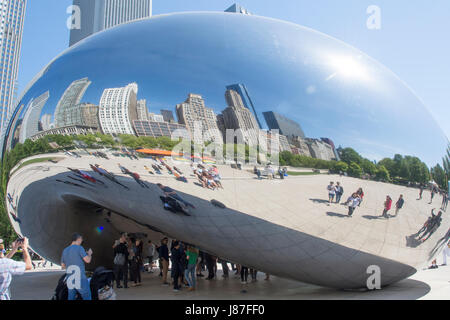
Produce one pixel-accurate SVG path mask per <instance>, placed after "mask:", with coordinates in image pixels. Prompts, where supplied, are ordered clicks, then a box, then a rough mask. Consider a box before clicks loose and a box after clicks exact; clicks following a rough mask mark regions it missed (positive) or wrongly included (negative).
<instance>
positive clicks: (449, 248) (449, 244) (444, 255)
mask: <svg viewBox="0 0 450 320" xmlns="http://www.w3.org/2000/svg"><path fill="white" fill-rule="evenodd" d="M447 256H448V257H450V241H448V242H447V245H446V246H445V247H444V250H442V258H443V262H442V265H443V266H446V265H447Z"/></svg>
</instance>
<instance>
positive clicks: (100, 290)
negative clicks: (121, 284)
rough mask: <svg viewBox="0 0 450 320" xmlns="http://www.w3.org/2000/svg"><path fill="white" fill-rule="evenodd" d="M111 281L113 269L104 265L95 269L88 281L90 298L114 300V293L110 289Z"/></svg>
mask: <svg viewBox="0 0 450 320" xmlns="http://www.w3.org/2000/svg"><path fill="white" fill-rule="evenodd" d="M113 282H114V273H113V271H111V270H108V269H106V268H105V267H98V268H97V269H95V271H94V274H93V275H92V278H91V282H90V287H91V294H92V300H115V297H116V294H115V293H114V291H113V289H112V286H113Z"/></svg>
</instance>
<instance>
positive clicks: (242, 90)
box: [227, 83, 262, 129]
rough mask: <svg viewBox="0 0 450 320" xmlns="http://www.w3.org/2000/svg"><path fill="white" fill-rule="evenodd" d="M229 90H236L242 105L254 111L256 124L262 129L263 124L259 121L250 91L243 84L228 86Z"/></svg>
mask: <svg viewBox="0 0 450 320" xmlns="http://www.w3.org/2000/svg"><path fill="white" fill-rule="evenodd" d="M227 90H234V91H236V92H237V93H238V94H239V95H240V97H241V99H242V103H243V104H244V106H245V107H246V108H247V109H249V110H252V111H253V115H254V116H255V119H256V122H257V123H258V126H259V128H260V129H262V126H261V122H260V121H259V118H258V114H257V113H256V110H255V106H254V105H253V101H252V98H251V97H250V94H249V93H248V90H247V88H246V87H245V85H244V84H242V83H237V84H232V85H229V86H227Z"/></svg>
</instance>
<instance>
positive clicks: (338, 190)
mask: <svg viewBox="0 0 450 320" xmlns="http://www.w3.org/2000/svg"><path fill="white" fill-rule="evenodd" d="M327 191H328V201H327V202H328V203H327V205H328V206H330V205H331V204H332V203H336V204H339V203H340V201H341V198H342V195H343V194H344V188H343V186H342V185H341V183H340V182H337V183H336V184H334V182H333V181H331V182H330V184H329V185H328V186H327ZM335 199H336V200H335ZM363 199H364V191H363V189H362V188H359V189H358V190H357V191H355V192H353V193H352V194H351V196H349V197H348V198H347V201H345V202H344V205H346V206H347V207H348V214H347V216H348V217H352V216H353V213H354V212H355V209H356V208H357V207H360V206H361V203H362V202H363ZM392 202H393V200H392V198H391V196H389V195H387V196H386V200H385V201H384V206H383V213H382V214H381V216H380V217H383V218H386V219H388V218H391V217H396V216H397V215H398V213H399V212H400V210H401V209H402V208H403V205H404V204H405V199H404V198H403V195H402V194H401V195H400V196H399V198H398V200H397V202H396V203H395V214H394V215H389V214H388V213H389V211H390V210H391V209H392Z"/></svg>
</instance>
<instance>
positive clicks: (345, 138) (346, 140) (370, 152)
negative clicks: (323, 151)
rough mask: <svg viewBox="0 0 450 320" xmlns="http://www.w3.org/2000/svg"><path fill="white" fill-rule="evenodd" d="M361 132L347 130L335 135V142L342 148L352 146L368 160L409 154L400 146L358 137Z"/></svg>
mask: <svg viewBox="0 0 450 320" xmlns="http://www.w3.org/2000/svg"><path fill="white" fill-rule="evenodd" d="M360 136H361V132H359V131H356V130H347V132H346V133H345V134H338V135H336V136H335V137H336V141H339V142H338V143H337V144H338V145H339V144H341V145H342V146H343V147H344V148H346V147H350V148H353V149H354V150H355V151H356V152H358V153H359V154H360V155H362V156H363V157H365V158H367V159H369V160H376V161H380V160H382V159H384V158H386V157H393V156H394V155H395V154H403V155H406V154H409V152H408V151H406V150H405V149H403V148H402V147H398V146H395V145H393V144H392V145H389V144H386V143H383V142H379V141H375V140H372V139H370V138H364V137H360ZM336 141H335V142H336Z"/></svg>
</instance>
